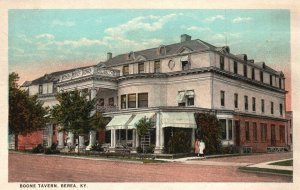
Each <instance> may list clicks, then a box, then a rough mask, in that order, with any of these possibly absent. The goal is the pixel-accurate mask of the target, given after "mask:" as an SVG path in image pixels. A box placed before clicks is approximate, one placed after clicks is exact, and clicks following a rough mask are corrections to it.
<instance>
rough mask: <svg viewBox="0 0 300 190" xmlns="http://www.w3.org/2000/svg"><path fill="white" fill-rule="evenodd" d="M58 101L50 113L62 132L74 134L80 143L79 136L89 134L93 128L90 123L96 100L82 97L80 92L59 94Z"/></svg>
mask: <svg viewBox="0 0 300 190" xmlns="http://www.w3.org/2000/svg"><path fill="white" fill-rule="evenodd" d="M56 99H57V100H58V102H59V104H57V105H55V106H53V107H52V109H51V112H50V113H51V116H52V118H53V120H54V122H56V123H57V124H59V125H60V126H61V129H60V131H67V132H72V133H73V134H74V135H75V137H77V138H78V142H79V136H80V135H85V134H87V133H88V132H89V131H90V130H91V128H92V127H91V125H90V121H91V112H92V111H93V110H94V100H91V101H90V100H87V99H86V97H85V96H80V92H79V91H78V90H75V91H69V92H62V93H59V94H58V95H57V96H56ZM78 153H79V149H78Z"/></svg>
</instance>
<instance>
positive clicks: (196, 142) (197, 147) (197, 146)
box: [194, 139, 200, 157]
mask: <svg viewBox="0 0 300 190" xmlns="http://www.w3.org/2000/svg"><path fill="white" fill-rule="evenodd" d="M199 145H200V141H199V140H198V139H196V141H195V143H194V148H195V154H196V155H197V156H198V157H199Z"/></svg>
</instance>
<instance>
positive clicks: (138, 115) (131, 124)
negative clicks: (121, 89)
mask: <svg viewBox="0 0 300 190" xmlns="http://www.w3.org/2000/svg"><path fill="white" fill-rule="evenodd" d="M154 114H155V113H153V112H151V113H139V114H136V116H135V117H134V118H133V120H132V121H131V122H130V123H129V124H128V129H135V124H136V123H137V122H139V120H140V119H142V118H143V117H146V118H152V117H153V116H154Z"/></svg>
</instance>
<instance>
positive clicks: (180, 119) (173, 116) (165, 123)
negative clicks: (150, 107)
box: [161, 112, 197, 129]
mask: <svg viewBox="0 0 300 190" xmlns="http://www.w3.org/2000/svg"><path fill="white" fill-rule="evenodd" d="M161 127H180V128H194V129H195V128H197V125H196V121H195V117H194V113H193V112H162V113H161Z"/></svg>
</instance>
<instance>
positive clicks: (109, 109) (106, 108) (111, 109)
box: [96, 105, 119, 112]
mask: <svg viewBox="0 0 300 190" xmlns="http://www.w3.org/2000/svg"><path fill="white" fill-rule="evenodd" d="M96 110H97V111H99V112H115V111H118V110H119V107H118V106H108V105H107V106H99V105H97V106H96Z"/></svg>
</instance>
